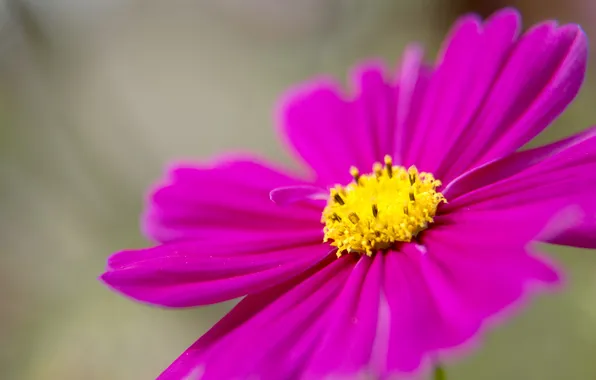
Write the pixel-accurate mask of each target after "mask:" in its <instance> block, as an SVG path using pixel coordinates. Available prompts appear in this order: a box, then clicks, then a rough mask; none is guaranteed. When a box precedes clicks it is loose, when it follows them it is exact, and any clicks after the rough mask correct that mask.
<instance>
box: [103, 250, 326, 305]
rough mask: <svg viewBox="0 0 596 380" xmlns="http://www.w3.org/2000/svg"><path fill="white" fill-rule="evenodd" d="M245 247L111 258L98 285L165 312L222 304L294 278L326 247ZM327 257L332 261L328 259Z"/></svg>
mask: <svg viewBox="0 0 596 380" xmlns="http://www.w3.org/2000/svg"><path fill="white" fill-rule="evenodd" d="M260 248H261V247H259V246H258V245H254V246H253V245H251V242H250V241H242V240H239V239H228V240H227V241H225V242H209V241H201V242H182V243H172V244H165V245H161V246H157V247H154V248H150V249H144V250H137V251H124V252H120V253H116V254H115V255H114V256H113V257H112V258H111V259H110V261H109V268H108V271H107V272H106V273H104V274H103V275H102V277H101V278H102V280H103V281H104V282H105V283H106V284H107V285H109V286H110V287H112V288H113V289H115V290H117V291H119V292H121V293H123V294H125V295H127V296H129V297H131V298H134V299H136V300H139V301H142V302H147V303H151V304H154V305H161V306H168V307H189V306H199V305H206V304H212V303H217V302H222V301H226V300H230V299H234V298H237V297H241V296H244V295H246V294H249V293H253V292H258V291H261V290H263V289H266V288H269V287H271V286H274V285H276V284H279V283H281V282H284V281H286V280H287V279H288V278H291V277H293V276H296V275H298V274H300V273H302V272H304V271H305V270H307V269H308V268H310V267H312V266H314V265H316V264H317V263H318V262H320V261H321V260H323V259H324V258H325V257H328V256H329V253H330V251H331V247H330V246H328V245H326V244H314V245H311V246H308V245H307V246H297V247H286V248H285V249H274V250H263V251H261V250H260ZM332 256H334V255H333V254H332Z"/></svg>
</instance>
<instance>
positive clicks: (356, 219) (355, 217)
mask: <svg viewBox="0 0 596 380" xmlns="http://www.w3.org/2000/svg"><path fill="white" fill-rule="evenodd" d="M348 219H350V222H352V223H354V224H358V222H359V221H360V218H359V217H358V215H356V213H354V212H352V213H350V214H349V215H348Z"/></svg>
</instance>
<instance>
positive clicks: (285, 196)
mask: <svg viewBox="0 0 596 380" xmlns="http://www.w3.org/2000/svg"><path fill="white" fill-rule="evenodd" d="M328 197H329V192H328V191H326V190H325V189H322V188H320V187H316V186H307V185H304V186H287V187H278V188H277V189H273V190H272V191H271V193H269V198H271V200H272V201H273V202H275V203H276V204H278V205H280V206H287V205H291V204H294V203H296V202H313V203H314V204H318V203H317V202H321V201H322V202H323V203H322V205H321V206H322V207H324V205H325V201H326V200H327V198H328Z"/></svg>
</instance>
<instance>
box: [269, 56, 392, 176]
mask: <svg viewBox="0 0 596 380" xmlns="http://www.w3.org/2000/svg"><path fill="white" fill-rule="evenodd" d="M352 82H353V85H354V87H355V94H354V95H353V97H348V96H345V95H344V94H343V93H342V90H341V88H340V86H339V85H338V84H336V83H335V82H333V81H331V80H328V79H319V80H317V81H313V82H311V83H308V84H306V85H303V86H301V87H299V88H297V89H295V90H293V91H291V92H290V93H289V95H288V96H286V97H285V98H284V100H283V102H282V104H281V106H280V112H279V124H280V127H281V129H282V134H283V135H284V137H286V139H287V140H288V143H289V144H290V145H291V146H292V147H293V148H294V149H295V151H296V152H297V153H298V155H299V156H300V157H301V158H302V159H303V161H304V162H305V163H306V164H307V165H309V166H310V167H311V168H312V169H313V171H314V172H315V173H316V175H317V178H318V180H319V183H321V184H323V185H332V184H336V183H345V182H348V181H350V180H351V176H350V174H349V169H350V167H351V166H356V167H358V168H359V169H360V170H362V171H368V170H370V168H371V165H372V164H373V162H375V161H379V160H382V159H383V156H384V155H386V154H391V153H392V152H393V140H392V137H391V136H392V134H393V133H394V132H393V131H394V126H395V124H394V123H395V121H394V116H395V115H394V113H395V111H394V110H395V108H396V97H397V94H396V87H395V85H394V84H391V83H389V82H388V81H387V79H386V78H385V77H384V68H383V67H382V66H381V65H380V64H377V63H370V64H366V65H361V66H359V67H358V68H357V69H356V70H355V71H354V74H353V81H352Z"/></svg>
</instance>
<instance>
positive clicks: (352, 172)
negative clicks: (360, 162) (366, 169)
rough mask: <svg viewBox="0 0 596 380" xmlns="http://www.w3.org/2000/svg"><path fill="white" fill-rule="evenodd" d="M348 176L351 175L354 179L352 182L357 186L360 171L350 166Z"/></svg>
mask: <svg viewBox="0 0 596 380" xmlns="http://www.w3.org/2000/svg"><path fill="white" fill-rule="evenodd" d="M350 175H352V177H353V178H354V182H356V184H358V180H359V179H360V171H358V168H357V167H355V166H352V167H351V168H350Z"/></svg>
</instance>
